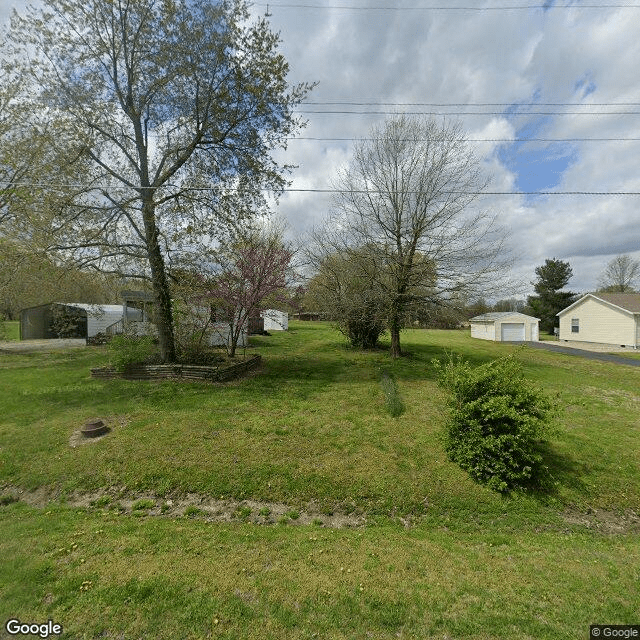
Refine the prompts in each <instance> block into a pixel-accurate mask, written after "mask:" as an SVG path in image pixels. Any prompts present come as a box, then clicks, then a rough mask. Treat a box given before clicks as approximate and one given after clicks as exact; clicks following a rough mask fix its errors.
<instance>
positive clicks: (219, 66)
mask: <svg viewBox="0 0 640 640" xmlns="http://www.w3.org/2000/svg"><path fill="white" fill-rule="evenodd" d="M43 4H44V9H43V10H42V11H39V10H37V9H33V8H31V9H30V10H29V11H28V13H27V14H26V16H24V17H19V16H17V15H15V14H14V17H13V19H12V31H11V34H10V44H11V46H12V47H13V55H14V57H13V63H14V64H23V65H24V72H25V73H26V74H29V75H30V77H31V78H32V79H33V82H34V84H35V85H36V87H37V89H38V94H37V95H36V96H35V97H36V98H37V100H38V101H39V104H40V107H41V113H42V115H43V117H45V116H46V115H47V114H51V116H52V117H54V116H55V117H56V118H58V119H62V120H64V122H65V124H66V126H67V133H68V135H69V136H70V138H71V139H73V140H74V142H75V149H74V151H75V154H76V156H77V159H79V160H81V161H83V162H85V163H86V164H87V166H88V167H89V168H90V169H91V174H90V175H89V176H86V175H82V176H81V179H79V180H78V181H77V182H78V184H77V185H76V186H77V188H75V189H69V192H68V196H67V198H66V199H65V200H64V202H63V203H61V204H60V206H59V208H58V211H57V214H58V215H57V216H55V217H54V218H53V219H52V220H51V227H52V229H53V230H55V232H56V238H57V242H56V243H55V244H54V245H52V249H55V250H56V251H57V252H58V254H59V255H61V256H63V257H65V258H68V257H70V256H74V257H75V258H76V260H77V264H78V265H80V266H82V267H93V268H95V269H99V270H102V271H113V272H117V273H120V274H123V275H125V276H128V277H139V278H140V277H141V278H147V279H149V280H150V281H151V284H152V287H153V290H154V293H155V296H156V298H157V303H158V313H157V314H156V318H157V324H158V333H159V340H160V350H161V356H162V358H163V360H164V361H173V360H174V359H175V344H174V335H173V317H172V305H171V293H170V288H169V280H168V278H167V263H172V262H174V261H176V262H177V263H179V262H180V258H181V256H182V255H183V254H184V253H194V252H195V253H199V252H202V251H205V250H207V249H208V248H209V246H210V244H211V242H212V240H213V239H216V238H218V237H219V236H221V235H223V234H224V233H225V232H226V231H228V230H232V229H234V228H236V227H238V226H242V225H245V224H247V223H248V222H249V221H250V220H251V219H252V218H253V216H255V214H256V211H260V210H263V209H265V207H266V199H265V191H266V190H271V191H273V192H275V193H279V192H280V191H281V190H282V188H283V186H284V185H285V184H286V181H285V179H284V174H285V173H286V172H287V170H288V167H286V166H284V167H283V166H280V165H278V164H277V163H276V162H275V161H274V160H273V158H272V157H271V151H272V150H273V149H274V148H275V147H283V146H285V145H286V139H287V137H288V136H290V135H292V134H293V133H294V132H295V131H296V130H297V128H298V126H299V125H300V124H301V123H300V122H299V120H297V119H296V118H295V117H294V116H293V112H292V109H293V107H294V106H295V105H296V104H297V103H298V102H299V101H300V100H301V99H302V97H303V96H304V95H305V94H306V93H307V91H308V89H309V88H310V87H309V86H308V85H298V86H293V87H290V86H289V85H288V83H287V81H286V76H287V73H288V65H287V62H286V60H285V59H284V58H283V56H282V55H281V54H280V53H278V45H279V37H278V35H277V34H274V33H273V32H271V30H270V28H269V25H268V22H267V20H266V18H264V19H258V20H257V21H255V22H253V23H250V22H249V13H248V4H247V3H246V2H245V0H224V1H222V2H216V1H215V0H200V1H199V2H191V1H189V0H109V1H105V0H44V2H43ZM69 161H71V158H70V159H69ZM49 179H50V180H51V181H53V180H52V179H51V177H50V178H49ZM67 186H69V187H71V186H72V185H67Z"/></svg>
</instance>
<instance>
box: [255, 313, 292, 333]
mask: <svg viewBox="0 0 640 640" xmlns="http://www.w3.org/2000/svg"><path fill="white" fill-rule="evenodd" d="M260 315H261V316H262V317H263V318H264V330H265V331H288V329H289V314H288V313H286V312H284V311H278V310H276V309H267V310H266V311H263V312H262V313H261V314H260Z"/></svg>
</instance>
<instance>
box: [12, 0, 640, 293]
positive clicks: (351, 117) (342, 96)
mask: <svg viewBox="0 0 640 640" xmlns="http://www.w3.org/2000/svg"><path fill="white" fill-rule="evenodd" d="M634 3H635V7H636V8H633V6H632V5H634ZM24 4H26V3H25V2H23V1H22V0H13V1H12V0H0V22H4V21H6V20H7V19H8V16H9V13H10V7H11V6H15V7H17V8H18V9H20V8H21V7H22V6H24ZM525 5H526V7H525ZM614 5H615V6H614ZM267 11H268V12H269V14H270V18H269V20H270V22H271V24H272V27H273V29H274V30H275V31H278V32H279V33H280V37H281V39H282V43H281V51H282V53H283V54H284V55H285V57H286V58H287V60H288V61H289V65H290V74H289V79H290V81H291V82H292V83H297V82H317V83H318V84H317V86H316V87H315V88H314V90H313V91H312V92H311V94H310V95H309V96H308V98H307V104H304V105H301V107H300V111H302V112H303V113H302V114H301V115H303V116H304V117H305V118H306V119H307V121H308V125H307V127H306V128H305V129H304V130H303V131H302V132H301V133H300V136H301V138H299V139H297V140H291V141H290V143H289V145H288V148H287V150H286V152H279V153H278V158H279V159H280V160H282V161H284V162H287V163H289V164H294V165H297V169H296V170H295V171H294V173H293V174H292V176H291V179H292V184H291V188H292V189H330V188H331V187H332V181H333V180H335V178H336V175H337V172H338V170H339V168H340V167H343V166H346V165H347V164H348V163H349V160H350V157H351V153H352V149H353V142H352V139H354V138H363V137H367V135H368V132H369V130H370V128H371V127H372V126H373V125H376V124H380V123H382V122H383V121H384V119H385V118H388V117H391V116H392V115H393V114H394V113H401V112H412V113H415V112H419V113H427V114H433V116H434V117H436V118H442V117H443V116H445V115H446V117H447V118H448V119H452V120H457V121H459V122H460V123H461V125H462V127H463V129H464V130H465V131H466V133H467V136H468V138H469V139H470V140H473V141H474V142H472V143H471V144H473V146H474V149H475V153H476V155H477V157H478V160H479V162H480V163H481V165H482V168H483V171H484V172H485V173H486V175H487V176H488V177H490V179H491V182H490V185H489V187H488V189H487V190H488V191H490V192H492V193H495V192H499V193H500V195H483V196H481V197H480V198H478V199H477V200H476V203H475V206H478V207H480V208H482V209H484V210H487V211H490V212H492V213H495V214H496V215H497V217H498V220H499V221H500V223H501V224H502V225H503V226H504V227H505V228H506V229H508V230H509V241H508V242H509V245H510V248H511V250H512V252H513V256H514V258H515V261H514V266H513V277H514V278H515V280H516V281H518V282H519V283H520V286H519V287H518V289H517V290H516V291H514V292H513V293H515V294H516V296H517V297H520V298H523V297H525V296H526V295H527V294H529V293H531V291H532V286H531V281H532V280H535V278H536V276H535V272H534V270H535V268H536V266H539V265H541V264H543V263H544V261H545V259H547V258H557V259H561V260H565V261H568V262H569V263H570V265H571V267H572V269H573V274H574V275H573V278H572V279H571V281H570V282H569V285H568V288H569V289H571V290H572V291H576V292H587V291H592V290H594V289H595V288H596V287H597V284H598V279H599V275H600V274H601V273H602V271H603V270H604V268H605V267H606V264H607V263H608V262H609V261H610V260H611V259H612V258H613V257H615V256H616V255H617V254H624V253H626V254H630V255H631V256H632V257H634V258H636V259H640V215H639V211H640V195H638V196H632V195H611V194H610V195H577V194H573V195H568V194H566V192H589V193H593V192H616V193H620V192H639V193H640V171H639V166H638V165H639V160H638V159H639V158H640V74H639V73H638V61H639V60H640V2H638V0H590V1H588V2H580V1H577V0H576V1H572V0H555V1H554V0H546V1H545V0H395V1H394V0H274V1H273V2H269V3H268V5H267V3H266V2H264V3H262V2H256V3H255V4H254V5H253V8H252V12H253V14H254V15H256V16H258V15H263V14H264V13H265V12H267ZM314 103H315V104H314ZM354 103H358V104H354ZM312 112H315V113H312ZM318 112H320V113H318ZM328 112H334V113H328ZM335 112H338V113H335ZM363 112H366V113H363ZM371 112H376V113H371ZM381 112H382V113H381ZM308 138H313V139H308ZM331 138H333V139H334V140H331ZM336 138H338V139H342V140H335V139H336ZM345 139H346V140H345ZM495 139H500V140H504V139H507V140H510V141H512V142H495V141H492V140H495ZM515 139H517V140H518V141H517V142H516V141H513V140H515ZM550 139H551V140H553V141H552V142H550V141H549V140H550ZM539 191H544V192H551V193H552V194H551V195H536V194H535V193H533V194H532V192H539ZM561 192H564V193H561ZM554 194H555V195H554ZM330 207H331V196H330V195H329V194H324V193H317V192H316V193H314V192H296V191H293V192H289V193H286V194H284V195H283V196H282V198H281V200H280V202H279V205H278V207H277V211H276V213H277V214H278V215H279V216H280V217H283V218H285V219H286V220H287V221H288V223H289V225H290V227H291V229H292V230H293V232H294V233H295V234H296V235H299V234H304V233H305V232H306V231H308V230H310V229H311V228H312V227H313V226H314V225H315V226H320V225H322V223H323V220H324V219H325V218H326V216H327V214H328V213H329V211H330Z"/></svg>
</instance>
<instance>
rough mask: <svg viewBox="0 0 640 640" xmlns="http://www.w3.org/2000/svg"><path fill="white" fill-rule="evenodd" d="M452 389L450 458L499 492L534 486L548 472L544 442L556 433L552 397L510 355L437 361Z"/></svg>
mask: <svg viewBox="0 0 640 640" xmlns="http://www.w3.org/2000/svg"><path fill="white" fill-rule="evenodd" d="M434 366H435V367H436V369H437V372H438V378H439V382H440V384H441V385H442V386H443V387H444V388H446V389H447V390H448V391H450V392H451V397H450V400H449V405H450V408H451V414H450V419H449V422H448V424H447V428H446V433H445V448H446V451H447V454H448V456H449V459H450V460H452V461H453V462H456V463H457V464H459V465H460V467H462V468H463V469H465V470H466V471H467V472H468V473H469V474H470V475H471V477H472V478H473V479H474V480H476V481H477V482H480V483H482V484H486V485H487V486H489V487H490V488H492V489H494V490H496V491H509V490H511V489H515V488H518V487H523V486H526V485H531V484H535V483H536V482H538V481H540V480H541V479H542V476H543V472H544V467H543V464H542V462H543V457H542V445H543V442H544V441H545V440H546V439H547V438H548V437H550V436H551V434H552V433H553V429H552V424H553V418H554V417H555V414H556V408H555V407H554V403H553V402H552V400H551V398H549V397H548V396H547V395H546V394H545V393H544V392H543V391H542V390H541V389H538V388H536V387H535V386H533V385H532V384H530V383H529V382H528V381H527V380H525V378H524V374H523V372H522V366H521V365H520V363H518V362H517V361H516V360H515V359H514V358H513V356H507V357H504V358H500V359H497V360H494V361H492V362H489V363H487V364H483V365H481V366H479V367H475V368H472V367H471V365H470V364H469V363H468V362H465V361H463V360H462V359H461V358H458V359H456V360H453V359H451V358H449V361H448V362H445V363H444V364H443V363H442V362H439V361H434Z"/></svg>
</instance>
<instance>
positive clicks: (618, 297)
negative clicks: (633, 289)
mask: <svg viewBox="0 0 640 640" xmlns="http://www.w3.org/2000/svg"><path fill="white" fill-rule="evenodd" d="M585 298H593V299H594V300H600V301H601V302H606V303H607V304H610V305H613V306H614V307H618V308H619V309H622V310H623V311H627V312H628V313H640V293H587V295H585V296H582V298H580V299H579V300H576V301H575V302H574V303H573V304H571V305H569V306H568V307H566V309H563V310H562V311H560V312H558V313H557V314H556V315H558V316H559V315H560V314H562V313H565V312H566V311H569V310H570V309H572V308H573V307H575V306H576V305H577V304H579V303H580V302H582V301H583V300H584V299H585Z"/></svg>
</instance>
